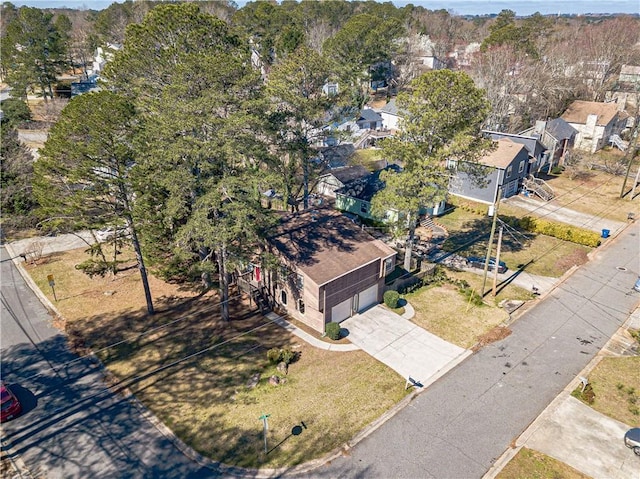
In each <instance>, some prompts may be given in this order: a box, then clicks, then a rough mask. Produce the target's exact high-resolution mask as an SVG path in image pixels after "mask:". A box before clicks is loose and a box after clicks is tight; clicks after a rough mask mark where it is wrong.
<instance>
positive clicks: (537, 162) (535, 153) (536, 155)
mask: <svg viewBox="0 0 640 479" xmlns="http://www.w3.org/2000/svg"><path fill="white" fill-rule="evenodd" d="M483 133H485V134H487V135H488V136H489V137H490V138H491V139H492V140H494V141H497V140H501V139H503V138H506V139H509V140H511V141H513V142H514V143H520V144H521V145H524V147H525V148H526V149H527V152H528V153H529V164H528V165H527V173H534V172H538V171H540V169H541V168H542V167H543V166H544V165H545V163H546V158H547V157H546V153H547V149H546V148H545V147H544V145H543V144H542V143H541V142H540V140H539V139H538V138H537V137H535V136H533V135H532V136H526V135H523V134H515V133H502V132H499V131H488V130H484V131H483Z"/></svg>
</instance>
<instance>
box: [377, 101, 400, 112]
mask: <svg viewBox="0 0 640 479" xmlns="http://www.w3.org/2000/svg"><path fill="white" fill-rule="evenodd" d="M380 111H382V112H384V113H388V114H389V115H396V116H400V111H399V110H398V104H397V103H396V99H395V98H393V99H391V100H389V102H388V103H387V104H386V105H385V106H383V107H382V109H381V110H380Z"/></svg>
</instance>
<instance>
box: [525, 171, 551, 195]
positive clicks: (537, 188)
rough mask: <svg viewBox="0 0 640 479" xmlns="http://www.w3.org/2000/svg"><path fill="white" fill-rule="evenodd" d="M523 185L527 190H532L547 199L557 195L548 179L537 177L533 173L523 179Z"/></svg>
mask: <svg viewBox="0 0 640 479" xmlns="http://www.w3.org/2000/svg"><path fill="white" fill-rule="evenodd" d="M522 185H523V186H524V188H525V189H526V190H527V191H530V192H532V193H534V194H536V195H538V196H539V197H540V198H542V199H543V200H545V201H550V200H552V199H553V198H554V197H555V193H554V192H553V189H552V188H551V187H550V186H549V185H548V184H547V182H546V181H544V180H542V179H540V178H536V177H535V176H533V175H529V177H528V178H524V179H523V180H522Z"/></svg>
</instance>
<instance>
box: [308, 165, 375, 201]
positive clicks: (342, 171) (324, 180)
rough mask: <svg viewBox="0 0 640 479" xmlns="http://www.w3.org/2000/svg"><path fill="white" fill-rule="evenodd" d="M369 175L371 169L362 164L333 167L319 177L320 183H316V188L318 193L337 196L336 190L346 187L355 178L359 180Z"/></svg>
mask: <svg viewBox="0 0 640 479" xmlns="http://www.w3.org/2000/svg"><path fill="white" fill-rule="evenodd" d="M368 175H369V170H367V169H366V168H365V167H364V166H361V165H355V166H345V167H342V168H337V169H331V170H330V171H328V172H327V173H325V174H323V175H321V176H320V178H318V184H317V185H316V187H315V190H316V193H318V194H321V195H323V196H328V197H330V198H335V197H336V190H339V189H340V188H344V186H345V185H347V184H348V183H350V182H351V181H353V180H357V179H359V178H363V177H365V176H368Z"/></svg>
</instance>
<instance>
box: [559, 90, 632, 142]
mask: <svg viewBox="0 0 640 479" xmlns="http://www.w3.org/2000/svg"><path fill="white" fill-rule="evenodd" d="M627 116H628V115H627V114H626V113H624V112H620V111H618V107H617V105H616V104H615V103H600V102H597V101H582V100H577V101H574V102H573V103H572V104H571V105H570V106H569V108H567V110H566V111H565V112H564V113H563V114H562V116H561V118H562V119H563V120H564V121H566V122H567V123H569V124H570V125H571V126H572V127H573V128H575V129H576V130H578V134H577V135H576V138H575V143H574V148H576V149H578V150H584V151H589V152H591V153H595V152H596V151H597V150H599V149H601V148H602V147H604V146H606V145H607V144H609V143H610V142H612V141H615V140H616V138H617V139H619V136H618V135H620V133H621V132H622V130H624V128H625V127H626V124H627Z"/></svg>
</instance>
